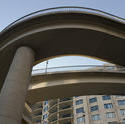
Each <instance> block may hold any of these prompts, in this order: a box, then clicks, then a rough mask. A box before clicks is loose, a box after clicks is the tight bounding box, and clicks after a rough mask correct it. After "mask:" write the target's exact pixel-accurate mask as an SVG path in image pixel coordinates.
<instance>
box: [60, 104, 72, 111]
mask: <svg viewBox="0 0 125 124" xmlns="http://www.w3.org/2000/svg"><path fill="white" fill-rule="evenodd" d="M71 107H72V106H71V105H67V106H63V107H61V108H60V110H63V109H68V108H71Z"/></svg>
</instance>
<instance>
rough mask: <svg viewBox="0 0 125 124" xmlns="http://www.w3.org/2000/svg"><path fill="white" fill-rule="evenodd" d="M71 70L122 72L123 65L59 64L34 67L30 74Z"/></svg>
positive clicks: (123, 70) (124, 71) (123, 69)
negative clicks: (48, 66) (39, 67)
mask: <svg viewBox="0 0 125 124" xmlns="http://www.w3.org/2000/svg"><path fill="white" fill-rule="evenodd" d="M69 71H70V72H71V71H85V72H88V71H90V72H91V71H110V72H122V73H125V68H124V67H117V66H114V65H113V66H111V65H110V66H108V65H75V66H59V67H50V68H47V71H46V68H41V69H34V70H32V74H39V73H40V74H48V73H56V72H62V73H63V72H69Z"/></svg>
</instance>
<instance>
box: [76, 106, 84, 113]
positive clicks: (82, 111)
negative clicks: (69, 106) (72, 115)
mask: <svg viewBox="0 0 125 124" xmlns="http://www.w3.org/2000/svg"><path fill="white" fill-rule="evenodd" d="M76 113H84V109H83V107H81V108H77V109H76Z"/></svg>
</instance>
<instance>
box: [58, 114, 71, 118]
mask: <svg viewBox="0 0 125 124" xmlns="http://www.w3.org/2000/svg"><path fill="white" fill-rule="evenodd" d="M68 117H72V114H63V115H61V116H60V118H68Z"/></svg>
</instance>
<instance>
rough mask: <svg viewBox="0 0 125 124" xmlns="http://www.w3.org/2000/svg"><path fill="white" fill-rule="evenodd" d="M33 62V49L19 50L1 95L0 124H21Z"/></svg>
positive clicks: (24, 48) (23, 48)
mask: <svg viewBox="0 0 125 124" xmlns="http://www.w3.org/2000/svg"><path fill="white" fill-rule="evenodd" d="M33 61H34V52H33V51H32V49H30V48H28V47H20V48H19V49H17V51H16V54H15V56H14V59H13V61H12V64H11V66H10V69H9V72H8V74H7V77H6V79H5V82H4V85H3V88H2V90H1V94H0V124H21V120H22V113H23V109H24V103H25V98H26V93H27V89H28V86H29V83H30V79H31V69H32V65H33Z"/></svg>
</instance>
